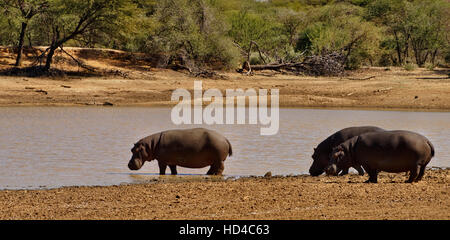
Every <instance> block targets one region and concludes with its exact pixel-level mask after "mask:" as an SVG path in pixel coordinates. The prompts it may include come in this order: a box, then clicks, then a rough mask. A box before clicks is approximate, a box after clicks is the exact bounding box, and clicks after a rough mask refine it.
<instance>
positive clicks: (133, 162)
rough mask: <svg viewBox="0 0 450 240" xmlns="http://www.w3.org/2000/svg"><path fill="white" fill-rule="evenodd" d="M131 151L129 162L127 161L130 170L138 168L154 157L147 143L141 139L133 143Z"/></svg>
mask: <svg viewBox="0 0 450 240" xmlns="http://www.w3.org/2000/svg"><path fill="white" fill-rule="evenodd" d="M131 153H132V154H133V156H132V157H131V159H130V162H128V168H129V169H130V170H139V169H140V168H141V167H142V166H143V165H144V162H145V161H151V160H153V159H154V158H153V156H152V155H153V154H152V151H151V149H150V147H149V145H148V144H147V143H145V142H143V141H139V142H137V143H136V144H134V147H133V148H132V149H131Z"/></svg>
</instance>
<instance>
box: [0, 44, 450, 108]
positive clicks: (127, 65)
mask: <svg viewBox="0 0 450 240" xmlns="http://www.w3.org/2000/svg"><path fill="white" fill-rule="evenodd" d="M66 51H68V52H70V53H71V54H73V56H75V57H77V58H78V59H80V60H82V61H83V63H84V64H86V65H89V66H90V67H95V68H96V69H97V70H100V71H102V72H109V73H110V74H108V75H107V76H96V75H95V74H91V73H86V72H85V71H84V70H83V69H82V68H80V67H79V66H78V65H77V64H76V63H75V62H73V61H72V60H71V59H70V58H69V57H67V56H65V55H64V54H61V53H60V55H57V57H56V60H55V67H57V68H58V69H61V70H65V71H72V75H70V76H66V77H54V78H48V77H39V78H30V77H17V76H0V106H47V105H50V106H52V105H53V106H84V105H102V104H104V103H105V102H108V103H112V104H113V105H115V106H170V105H174V104H176V102H171V101H170V96H171V94H172V92H173V90H175V89H177V88H184V89H189V90H192V89H193V85H194V84H193V81H194V80H202V81H203V89H204V90H206V89H209V88H218V89H220V90H222V91H224V90H225V89H236V88H243V89H247V88H254V89H259V88H264V89H272V88H277V89H279V90H280V105H281V106H282V107H328V108H330V107H333V108H382V109H406V110H408V109H411V110H444V111H449V110H450V78H449V77H448V76H449V75H448V74H449V72H450V70H448V69H437V70H434V71H430V70H427V69H423V68H419V69H416V70H413V71H406V70H404V69H403V68H394V67H391V68H363V69H360V70H357V71H352V72H348V76H344V77H307V76H292V75H282V74H278V73H276V72H271V71H266V72H258V73H256V74H255V75H254V76H246V75H241V74H239V73H234V72H219V74H220V77H219V78H217V79H204V78H193V77H189V76H188V75H187V74H185V73H181V72H176V71H172V70H166V69H157V68H153V67H151V65H149V64H147V63H146V62H145V61H143V60H139V59H140V58H139V55H138V56H131V55H130V54H128V53H125V52H121V51H116V50H98V49H90V50H86V49H77V48H66ZM31 55H32V54H31V53H30V54H28V58H25V61H24V63H25V66H27V65H30V64H31V62H32V56H31ZM141 57H142V56H141ZM13 63H14V55H13V54H11V52H8V51H6V50H4V49H3V51H0V70H1V69H3V70H4V69H7V68H9V67H12V64H13ZM86 74H87V75H86Z"/></svg>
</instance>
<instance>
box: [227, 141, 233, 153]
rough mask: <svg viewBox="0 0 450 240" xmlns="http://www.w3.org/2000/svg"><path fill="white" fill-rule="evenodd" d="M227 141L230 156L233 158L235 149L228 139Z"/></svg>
mask: <svg viewBox="0 0 450 240" xmlns="http://www.w3.org/2000/svg"><path fill="white" fill-rule="evenodd" d="M226 140H227V143H228V156H231V155H233V149H232V148H231V143H230V141H228V139H226Z"/></svg>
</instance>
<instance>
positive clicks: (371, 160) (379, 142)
mask: <svg viewBox="0 0 450 240" xmlns="http://www.w3.org/2000/svg"><path fill="white" fill-rule="evenodd" d="M433 156H434V147H433V145H432V144H431V142H430V141H429V140H428V139H427V138H426V137H424V136H422V135H420V134H418V133H414V132H410V131H400V130H398V131H384V132H370V133H365V134H361V135H359V136H356V137H353V138H351V139H349V140H347V141H345V142H343V143H342V144H340V145H339V146H337V147H336V148H334V149H333V152H332V153H331V157H330V158H331V159H330V165H329V167H328V168H327V170H326V171H327V174H332V175H335V174H336V172H337V169H338V168H345V167H348V166H351V165H362V166H363V167H364V169H365V170H366V171H367V173H368V174H369V180H367V181H366V182H372V183H376V182H377V175H378V172H380V171H386V172H394V173H397V172H408V171H409V172H410V174H409V179H408V180H407V181H406V182H408V183H411V182H413V181H416V182H417V181H420V180H421V179H422V177H423V174H424V173H425V167H426V166H427V164H428V163H429V162H430V160H431V158H432V157H433Z"/></svg>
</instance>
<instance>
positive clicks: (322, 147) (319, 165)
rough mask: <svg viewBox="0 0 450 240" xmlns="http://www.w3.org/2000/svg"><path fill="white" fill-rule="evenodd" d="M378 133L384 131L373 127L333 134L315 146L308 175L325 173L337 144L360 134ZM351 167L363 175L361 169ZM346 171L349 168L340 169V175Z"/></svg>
mask: <svg viewBox="0 0 450 240" xmlns="http://www.w3.org/2000/svg"><path fill="white" fill-rule="evenodd" d="M379 131H384V129H381V128H379V127H373V126H361V127H349V128H344V129H342V130H340V131H337V132H335V133H334V134H332V135H331V136H329V137H328V138H327V139H325V140H323V141H322V142H321V143H319V145H317V147H316V148H314V154H313V155H312V159H313V163H312V165H311V167H310V168H309V173H310V174H311V176H319V175H320V174H322V173H323V172H324V171H325V169H326V168H327V167H328V165H329V159H330V154H331V151H332V150H333V148H334V147H336V146H338V145H339V144H341V143H343V142H344V141H346V140H348V139H350V138H352V137H354V136H358V135H360V134H363V133H367V132H379ZM351 167H353V168H355V169H356V170H357V171H358V173H359V174H360V175H364V170H363V169H362V168H361V166H351ZM348 169H349V168H345V169H341V170H342V172H341V174H340V175H345V174H347V173H348ZM338 173H339V171H338Z"/></svg>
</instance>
